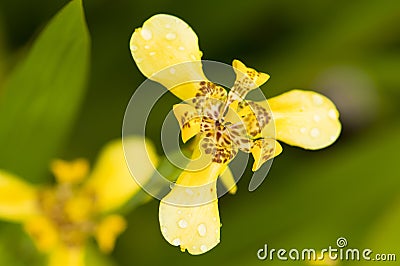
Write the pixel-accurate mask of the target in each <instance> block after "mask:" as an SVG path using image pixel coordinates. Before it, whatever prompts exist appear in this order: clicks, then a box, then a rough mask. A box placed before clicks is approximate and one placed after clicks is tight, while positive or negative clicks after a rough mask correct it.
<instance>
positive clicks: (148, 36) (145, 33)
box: [140, 29, 153, 41]
mask: <svg viewBox="0 0 400 266" xmlns="http://www.w3.org/2000/svg"><path fill="white" fill-rule="evenodd" d="M140 34H141V35H142V37H143V39H145V40H146V41H148V40H150V39H151V38H152V37H153V34H152V33H151V31H149V30H148V29H142V30H141V31H140Z"/></svg>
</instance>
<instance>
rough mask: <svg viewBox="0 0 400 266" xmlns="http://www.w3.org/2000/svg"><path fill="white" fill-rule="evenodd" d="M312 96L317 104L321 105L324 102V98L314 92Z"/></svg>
mask: <svg viewBox="0 0 400 266" xmlns="http://www.w3.org/2000/svg"><path fill="white" fill-rule="evenodd" d="M312 98H313V101H314V103H315V104H317V105H321V104H322V103H323V102H324V99H322V97H321V96H320V95H316V94H315V95H313V96H312Z"/></svg>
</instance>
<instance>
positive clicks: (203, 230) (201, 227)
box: [197, 224, 207, 236]
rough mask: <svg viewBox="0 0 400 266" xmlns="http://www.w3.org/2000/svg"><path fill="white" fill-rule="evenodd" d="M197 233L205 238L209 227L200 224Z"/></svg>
mask: <svg viewBox="0 0 400 266" xmlns="http://www.w3.org/2000/svg"><path fill="white" fill-rule="evenodd" d="M197 232H198V233H199V235H200V236H205V235H206V233H207V227H206V225H205V224H199V226H198V227H197Z"/></svg>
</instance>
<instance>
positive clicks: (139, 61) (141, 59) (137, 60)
mask: <svg viewBox="0 0 400 266" xmlns="http://www.w3.org/2000/svg"><path fill="white" fill-rule="evenodd" d="M135 61H136V62H137V63H141V62H142V61H143V58H136V59H135Z"/></svg>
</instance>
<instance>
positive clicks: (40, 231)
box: [0, 137, 157, 266]
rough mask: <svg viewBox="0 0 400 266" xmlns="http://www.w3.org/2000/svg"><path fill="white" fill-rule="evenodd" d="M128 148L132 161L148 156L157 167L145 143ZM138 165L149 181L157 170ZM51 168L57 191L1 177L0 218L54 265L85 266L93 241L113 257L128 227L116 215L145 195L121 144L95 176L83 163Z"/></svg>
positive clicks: (103, 157)
mask: <svg viewBox="0 0 400 266" xmlns="http://www.w3.org/2000/svg"><path fill="white" fill-rule="evenodd" d="M124 148H125V149H130V150H131V149H132V150H135V155H134V156H135V157H131V158H132V159H136V160H137V161H138V162H140V161H142V157H141V156H143V155H144V154H146V153H147V154H148V155H149V158H150V160H151V161H152V163H153V164H154V165H156V164H157V157H156V153H155V151H154V148H153V147H152V146H151V144H149V143H147V144H146V146H145V145H144V140H143V139H141V138H134V137H132V138H129V139H125V140H124ZM139 165H140V166H138V167H137V169H136V173H140V174H141V178H145V177H147V178H150V176H151V175H152V172H153V167H152V166H149V165H146V164H139ZM140 167H141V168H140ZM50 168H51V171H52V173H53V174H54V176H55V178H56V181H57V183H56V184H55V185H53V186H34V185H32V184H28V183H27V182H25V181H23V180H22V179H20V178H18V177H16V176H13V175H12V174H10V173H7V172H4V171H0V218H1V219H5V220H8V221H11V222H18V223H22V224H23V227H24V229H25V231H26V232H27V233H28V234H29V235H30V236H31V237H32V239H33V240H34V243H35V245H36V247H37V248H38V250H39V251H41V252H44V253H46V254H48V256H49V265H57V266H60V265H61V266H62V265H66V266H79V265H85V260H84V250H85V244H86V241H87V239H88V238H89V237H90V236H94V237H95V238H96V240H97V243H98V245H99V247H100V250H101V251H103V252H106V253H107V252H111V251H112V250H113V248H114V244H115V240H116V238H117V237H118V235H119V234H121V233H122V232H123V231H124V230H125V228H126V226H127V225H126V221H125V219H124V218H123V217H122V216H121V215H118V214H117V212H116V211H117V210H118V209H119V208H121V207H122V206H123V205H125V204H126V203H127V202H128V201H129V199H130V198H131V197H132V196H133V195H134V194H135V193H137V192H138V191H139V189H140V187H139V186H138V185H137V184H136V183H135V181H134V180H133V178H132V176H131V174H130V172H129V170H128V167H127V165H126V163H125V158H124V152H123V147H122V141H121V140H118V141H114V142H111V143H110V144H108V145H107V146H106V147H105V148H104V150H103V151H102V152H101V154H100V157H99V159H98V162H97V164H96V165H95V167H94V170H93V171H92V172H91V173H90V174H89V164H88V162H87V161H86V160H84V159H77V160H75V161H72V162H66V161H63V160H55V161H53V162H52V163H51V166H50ZM139 168H140V169H139Z"/></svg>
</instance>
